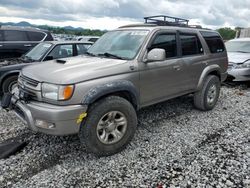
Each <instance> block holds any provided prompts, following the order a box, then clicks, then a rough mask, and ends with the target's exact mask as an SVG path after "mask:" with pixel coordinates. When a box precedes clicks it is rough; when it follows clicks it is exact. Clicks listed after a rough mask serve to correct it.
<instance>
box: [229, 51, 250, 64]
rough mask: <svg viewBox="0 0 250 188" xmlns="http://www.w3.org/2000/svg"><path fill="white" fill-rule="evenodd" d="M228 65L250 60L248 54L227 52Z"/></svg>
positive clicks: (249, 54)
mask: <svg viewBox="0 0 250 188" xmlns="http://www.w3.org/2000/svg"><path fill="white" fill-rule="evenodd" d="M227 54H228V60H229V63H236V64H241V63H244V62H245V61H247V60H250V53H240V52H228V53H227Z"/></svg>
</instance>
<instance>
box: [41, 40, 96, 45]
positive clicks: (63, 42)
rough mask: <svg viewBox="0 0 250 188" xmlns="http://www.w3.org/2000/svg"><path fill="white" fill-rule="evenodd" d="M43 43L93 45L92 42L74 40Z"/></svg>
mask: <svg viewBox="0 0 250 188" xmlns="http://www.w3.org/2000/svg"><path fill="white" fill-rule="evenodd" d="M43 43H51V44H54V45H57V44H93V42H90V41H74V40H70V41H44V42H43Z"/></svg>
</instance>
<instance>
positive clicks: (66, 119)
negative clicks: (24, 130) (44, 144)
mask: <svg viewBox="0 0 250 188" xmlns="http://www.w3.org/2000/svg"><path fill="white" fill-rule="evenodd" d="M11 108H12V109H13V110H14V112H15V114H16V115H17V117H19V119H21V121H23V122H24V123H25V124H27V125H28V127H29V128H30V129H31V130H33V131H35V132H42V133H45V134H51V135H70V134H76V133H78V132H79V128H80V124H78V123H77V120H78V118H79V116H80V115H81V114H82V113H85V112H86V111H87V106H83V105H70V106H56V105H51V104H47V103H41V102H35V101H31V102H29V103H26V102H24V101H23V100H20V99H19V98H18V97H17V96H15V95H13V96H12V99H11ZM36 120H39V121H41V120H42V121H44V122H48V123H50V124H52V125H53V127H52V128H44V127H39V126H37V125H36Z"/></svg>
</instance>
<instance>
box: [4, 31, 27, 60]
mask: <svg viewBox="0 0 250 188" xmlns="http://www.w3.org/2000/svg"><path fill="white" fill-rule="evenodd" d="M3 36H4V41H3V43H2V44H1V45H2V46H1V57H0V58H12V57H13V58H14V57H20V56H22V55H23V54H25V53H26V52H27V51H29V49H30V48H31V47H32V46H31V45H30V42H29V40H28V36H27V34H26V32H25V31H18V30H3Z"/></svg>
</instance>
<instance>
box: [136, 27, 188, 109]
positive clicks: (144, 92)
mask: <svg viewBox="0 0 250 188" xmlns="http://www.w3.org/2000/svg"><path fill="white" fill-rule="evenodd" d="M178 45H179V44H178V43H177V35H176V33H175V32H172V33H171V32H168V31H166V32H159V33H158V34H156V35H155V37H154V39H153V41H152V42H151V43H150V45H149V47H148V52H149V51H150V50H152V49H154V48H161V49H164V50H165V52H166V59H165V60H164V61H156V62H145V63H143V62H141V63H140V98H141V101H140V102H141V105H142V106H145V105H149V104H153V103H156V102H159V101H162V100H164V99H167V98H171V97H172V96H174V95H176V94H178V93H179V92H181V91H182V87H181V86H182V85H183V84H184V83H185V80H183V79H182V74H183V61H182V60H181V59H180V58H179V52H178V50H177V49H178V48H177V46H178Z"/></svg>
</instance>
